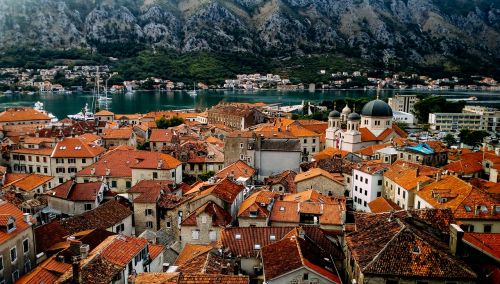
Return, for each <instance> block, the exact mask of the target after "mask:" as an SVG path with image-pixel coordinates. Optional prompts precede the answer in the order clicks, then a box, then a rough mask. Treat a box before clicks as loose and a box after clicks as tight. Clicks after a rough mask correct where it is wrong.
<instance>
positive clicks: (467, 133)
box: [458, 129, 489, 148]
mask: <svg viewBox="0 0 500 284" xmlns="http://www.w3.org/2000/svg"><path fill="white" fill-rule="evenodd" d="M488 135H489V134H488V132H486V131H483V130H470V129H462V130H460V133H459V134H458V137H460V142H462V143H464V144H466V145H469V146H471V147H472V148H476V147H477V146H479V145H481V143H482V142H483V139H484V138H485V137H487V136H488Z"/></svg>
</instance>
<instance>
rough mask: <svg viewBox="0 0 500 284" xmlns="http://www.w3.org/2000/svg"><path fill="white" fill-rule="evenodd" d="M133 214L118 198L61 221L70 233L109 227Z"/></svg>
mask: <svg viewBox="0 0 500 284" xmlns="http://www.w3.org/2000/svg"><path fill="white" fill-rule="evenodd" d="M130 215H132V211H130V209H128V208H127V207H125V206H124V205H122V204H121V203H119V202H118V201H116V200H111V201H108V202H105V203H104V204H101V205H100V206H98V207H97V208H94V209H92V210H90V211H86V212H85V213H83V214H81V215H78V216H73V217H70V218H67V219H64V220H61V221H59V222H60V223H61V225H62V226H63V227H64V228H65V229H66V230H68V231H69V232H70V233H76V232H80V231H85V230H89V229H104V230H106V229H108V228H110V227H111V226H114V225H116V224H118V223H120V222H122V221H123V220H124V219H126V218H127V217H129V216H130Z"/></svg>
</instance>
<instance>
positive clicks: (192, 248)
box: [175, 243, 214, 266]
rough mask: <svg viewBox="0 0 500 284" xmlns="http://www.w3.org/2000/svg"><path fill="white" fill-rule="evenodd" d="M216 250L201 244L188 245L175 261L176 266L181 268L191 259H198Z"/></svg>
mask: <svg viewBox="0 0 500 284" xmlns="http://www.w3.org/2000/svg"><path fill="white" fill-rule="evenodd" d="M212 249H214V247H213V246H212V245H199V244H190V243H187V244H186V245H185V246H184V248H183V249H182V251H181V252H180V253H179V256H178V257H177V259H176V260H175V265H177V266H180V265H183V264H185V263H187V262H189V261H191V259H193V258H195V257H198V256H200V255H202V254H205V253H207V252H209V251H211V250H212Z"/></svg>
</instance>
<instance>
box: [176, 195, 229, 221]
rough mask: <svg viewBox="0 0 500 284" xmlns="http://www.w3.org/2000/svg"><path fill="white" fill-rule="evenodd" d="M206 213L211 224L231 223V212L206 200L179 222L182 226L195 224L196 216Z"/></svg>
mask: <svg viewBox="0 0 500 284" xmlns="http://www.w3.org/2000/svg"><path fill="white" fill-rule="evenodd" d="M203 213H205V214H207V215H208V216H210V218H211V220H212V226H214V227H216V226H217V227H219V226H220V227H225V226H227V225H229V224H231V220H232V218H231V214H229V213H228V212H227V211H225V210H224V209H223V208H222V207H220V206H219V205H217V204H215V203H214V202H212V201H208V202H207V203H205V204H203V205H202V206H200V207H199V208H197V209H195V210H194V211H193V212H191V214H189V215H188V216H187V217H186V219H184V220H183V221H182V223H181V225H182V226H197V225H198V224H197V218H198V216H200V215H201V214H203Z"/></svg>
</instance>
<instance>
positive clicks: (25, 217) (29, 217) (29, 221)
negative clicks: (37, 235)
mask: <svg viewBox="0 0 500 284" xmlns="http://www.w3.org/2000/svg"><path fill="white" fill-rule="evenodd" d="M23 220H24V222H26V223H27V224H29V225H31V215H30V214H29V213H24V214H23Z"/></svg>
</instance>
